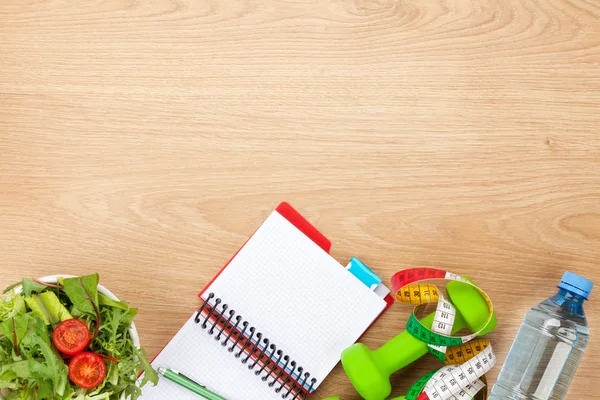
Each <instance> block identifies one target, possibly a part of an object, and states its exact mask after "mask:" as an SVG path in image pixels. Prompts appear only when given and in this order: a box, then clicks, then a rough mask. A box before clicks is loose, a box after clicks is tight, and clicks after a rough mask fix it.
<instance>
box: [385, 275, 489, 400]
mask: <svg viewBox="0 0 600 400" xmlns="http://www.w3.org/2000/svg"><path fill="white" fill-rule="evenodd" d="M430 279H445V280H449V281H459V282H463V283H466V284H468V285H471V286H473V287H474V288H476V289H477V290H478V291H479V293H480V294H481V295H482V297H483V298H484V299H485V301H486V303H487V305H488V308H489V317H488V320H487V322H486V323H485V324H484V325H483V327H482V329H481V330H480V331H478V332H475V333H473V334H470V335H466V336H452V335H451V332H452V326H453V324H454V319H455V317H456V312H457V311H456V308H455V307H454V305H453V304H452V303H451V302H450V301H449V300H447V299H446V297H445V296H444V295H443V294H442V293H440V291H439V289H438V288H437V286H435V285H433V284H426V283H416V282H421V281H425V280H430ZM392 287H393V290H394V292H395V294H396V299H397V300H398V301H400V302H401V303H405V304H414V305H416V307H415V309H414V311H413V313H412V315H411V316H410V318H409V320H408V322H407V324H406V329H407V330H408V332H409V333H410V334H411V335H412V336H414V337H415V338H416V339H418V340H421V341H423V342H425V343H427V344H428V349H429V351H430V352H431V353H432V354H433V355H434V356H436V357H437V358H438V359H439V360H440V361H442V362H444V364H446V366H445V367H443V368H440V369H439V370H436V371H432V372H430V373H429V374H427V375H425V376H423V377H422V378H421V379H419V380H418V381H417V382H415V384H414V385H413V386H412V387H411V388H410V389H409V391H408V393H407V395H406V400H415V399H416V400H454V399H458V400H463V399H464V400H468V399H471V398H473V397H475V398H476V399H477V400H485V399H486V398H487V390H484V389H485V388H486V380H485V375H484V374H485V373H486V372H488V371H489V370H490V369H491V368H492V367H493V366H494V364H495V363H496V356H495V354H494V351H493V349H492V346H491V344H490V342H489V340H486V339H476V338H477V336H478V335H479V333H480V332H481V331H482V330H483V329H484V328H485V327H486V326H487V324H488V323H489V322H490V321H491V319H492V317H493V306H492V302H491V300H490V298H489V296H488V295H487V294H486V293H485V292H484V291H483V290H481V289H480V288H478V287H477V286H476V285H474V284H472V283H471V282H469V281H468V280H466V279H464V278H462V277H461V276H459V275H456V274H453V273H451V272H447V271H444V270H440V269H435V268H413V269H408V270H402V271H399V272H398V273H396V274H395V275H394V276H393V277H392ZM432 303H437V308H436V313H435V318H434V322H433V325H432V326H431V328H428V327H426V326H424V325H422V324H421V322H420V321H419V320H418V319H417V316H416V315H417V314H418V313H419V311H420V309H421V308H423V307H425V306H426V305H427V304H432Z"/></svg>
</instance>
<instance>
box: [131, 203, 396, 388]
mask: <svg viewBox="0 0 600 400" xmlns="http://www.w3.org/2000/svg"><path fill="white" fill-rule="evenodd" d="M284 204H285V203H284ZM280 207H281V206H280ZM310 227H311V226H309V228H310ZM313 229H314V228H313ZM305 231H306V229H305ZM315 232H316V233H317V234H318V231H316V230H315ZM313 236H314V235H313ZM323 239H325V238H324V237H323ZM325 241H326V239H325ZM324 248H325V246H323V242H322V241H321V243H320V245H319V244H318V241H317V242H315V241H313V240H311V238H309V237H308V236H307V235H305V234H304V233H303V231H301V230H300V229H299V228H297V227H296V226H295V225H294V224H293V223H291V222H290V221H288V219H286V218H285V217H284V216H282V215H281V214H280V213H279V212H278V211H274V212H273V213H272V214H271V215H270V216H269V217H268V218H267V220H266V221H265V222H264V223H263V224H262V226H261V227H260V228H259V229H258V230H257V231H256V232H255V234H254V235H253V236H252V237H251V238H250V239H249V240H248V241H247V242H246V244H245V245H244V246H243V247H242V248H241V249H240V251H239V252H238V253H237V254H236V255H235V256H234V257H233V258H232V259H231V260H230V262H229V264H228V265H227V266H226V267H225V268H224V269H223V270H222V271H221V272H220V273H219V274H218V275H217V276H216V277H215V279H214V280H213V281H212V282H211V283H210V284H209V285H208V286H207V287H206V288H205V289H204V290H203V291H202V293H201V299H202V306H201V308H200V309H199V310H198V311H197V312H196V313H194V314H193V315H192V316H191V317H190V319H189V320H188V321H187V322H186V324H185V325H184V326H183V328H181V330H180V331H179V332H178V333H177V335H176V336H175V337H174V338H173V339H172V340H171V341H170V342H169V344H168V345H167V346H166V347H165V348H164V349H163V351H162V352H161V353H160V354H159V355H158V356H157V357H156V359H155V360H154V361H153V363H152V365H153V366H154V367H155V368H158V367H159V366H161V367H167V368H173V369H176V370H178V371H180V372H181V373H183V374H185V375H187V376H189V377H190V378H192V379H194V380H195V381H197V382H199V383H200V384H202V385H204V386H206V387H207V388H208V389H209V390H211V391H213V392H215V393H217V394H219V395H221V396H223V397H225V398H226V399H228V400H265V399H267V400H268V399H273V400H275V399H281V398H285V399H288V400H291V399H293V400H297V399H305V398H306V397H307V396H308V395H309V394H310V393H312V392H313V391H314V390H316V388H317V387H318V386H319V385H320V384H321V383H322V382H323V380H324V379H325V378H326V376H327V375H328V374H329V373H330V372H331V370H332V369H333V368H334V367H335V365H336V364H337V363H338V361H339V359H340V354H341V352H342V351H343V350H344V349H345V348H346V347H348V346H350V345H351V344H352V343H354V342H355V341H356V340H357V339H358V338H359V337H360V336H361V335H362V334H363V333H364V332H365V330H366V329H367V328H368V327H369V326H370V325H371V324H372V323H373V321H374V320H375V319H376V318H377V317H378V316H379V315H380V314H381V312H382V311H383V310H384V309H385V308H386V305H387V304H386V301H385V300H384V299H383V298H382V297H381V296H379V295H378V294H376V293H375V291H373V290H372V289H371V288H369V287H367V286H366V285H365V284H363V283H362V282H361V281H360V280H359V279H357V278H356V277H355V276H354V275H353V274H352V273H350V272H349V271H348V270H347V269H345V268H344V267H343V266H342V265H341V264H339V263H338V262H337V261H336V260H335V259H334V258H332V257H331V256H330V255H329V254H328V253H327V251H325V250H324ZM142 398H143V399H144V400H151V399H181V400H188V399H189V400H197V399H198V396H197V395H195V394H193V393H192V392H189V391H187V390H186V389H183V388H181V387H179V386H177V385H176V384H174V383H172V382H170V381H168V380H165V379H161V380H160V382H159V384H158V385H157V386H155V387H151V386H146V387H145V388H144V389H143V396H142Z"/></svg>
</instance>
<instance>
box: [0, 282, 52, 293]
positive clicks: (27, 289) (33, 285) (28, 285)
mask: <svg viewBox="0 0 600 400" xmlns="http://www.w3.org/2000/svg"><path fill="white" fill-rule="evenodd" d="M17 286H23V293H25V296H31V294H32V293H40V292H42V291H44V290H46V289H47V288H48V285H44V284H42V283H39V282H36V281H34V280H33V279H29V278H23V280H22V281H21V282H17V283H13V284H12V285H10V286H9V287H7V288H6V289H4V291H2V294H6V293H8V292H10V291H11V290H13V289H14V288H16V287H17Z"/></svg>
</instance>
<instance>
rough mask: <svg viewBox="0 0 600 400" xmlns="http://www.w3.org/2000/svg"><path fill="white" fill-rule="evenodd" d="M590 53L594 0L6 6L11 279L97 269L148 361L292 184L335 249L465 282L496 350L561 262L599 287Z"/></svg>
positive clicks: (415, 372)
mask: <svg viewBox="0 0 600 400" xmlns="http://www.w3.org/2000/svg"><path fill="white" fill-rule="evenodd" d="M599 66H600V4H599V3H598V2H597V1H595V0H570V1H568V0H544V1H542V0H539V1H538V0H378V1H377V0H334V1H324V0H287V1H277V2H272V1H264V0H244V1H216V0H214V1H213V0H207V1H191V0H153V1H144V0H92V1H85V2H79V1H72V0H0V190H1V195H0V249H1V251H0V268H1V271H2V273H1V274H0V286H6V285H8V284H9V283H12V282H13V281H16V280H18V279H20V278H21V277H22V276H42V275H47V274H54V273H71V274H84V273H89V272H93V271H99V272H100V273H101V277H102V283H104V284H105V285H106V286H107V287H109V288H111V289H112V290H114V292H115V293H116V294H117V295H119V296H121V297H123V298H125V299H127V300H129V302H130V303H131V304H132V305H135V306H138V307H139V308H140V313H139V316H138V317H137V319H136V322H137V324H138V327H139V330H140V334H141V338H142V342H143V345H144V346H145V347H146V348H147V349H148V351H149V354H150V355H151V356H154V355H155V354H156V353H157V352H158V351H159V349H160V348H162V347H163V346H164V345H165V344H166V343H167V342H168V340H169V339H170V338H171V337H172V336H173V335H174V334H175V333H176V331H177V330H178V328H179V327H180V326H181V324H182V323H183V322H184V321H185V320H186V318H187V317H188V316H189V315H190V313H191V312H192V310H193V309H194V308H195V307H196V306H197V304H198V302H197V300H196V297H195V295H196V293H197V292H198V290H199V289H200V288H201V287H203V285H204V284H206V283H207V282H208V281H209V279H210V278H211V277H212V276H213V275H214V274H215V273H216V272H217V271H218V270H219V268H220V267H221V266H222V265H223V264H224V263H225V262H226V261H227V260H228V258H229V257H230V256H231V255H232V254H233V253H234V252H235V251H236V250H237V249H238V248H239V246H241V245H242V243H243V242H244V240H245V239H246V238H247V236H248V235H250V234H251V233H252V232H253V231H254V230H255V229H256V228H257V227H258V226H259V224H260V223H261V221H262V220H263V219H264V218H265V217H266V216H267V215H268V213H269V211H270V210H271V209H272V208H273V207H274V206H276V205H277V203H278V202H280V201H282V200H287V201H290V202H291V203H292V204H293V205H294V206H295V207H296V208H298V209H299V210H300V211H301V212H302V213H303V214H305V215H306V216H307V217H308V218H309V219H310V220H311V221H312V222H314V223H315V225H316V226H317V227H318V228H320V229H321V230H322V231H323V232H324V233H325V234H326V235H327V236H328V237H329V238H330V239H332V241H333V243H334V247H333V253H332V254H333V255H334V256H335V257H336V258H337V259H338V260H340V262H344V263H345V262H346V261H347V260H348V258H349V257H350V256H352V255H357V256H359V258H361V259H362V260H363V261H365V262H366V263H367V264H368V265H370V266H371V267H373V268H374V269H375V270H376V271H378V272H379V273H381V275H382V276H383V277H385V279H386V280H387V279H389V278H390V277H391V275H392V274H393V272H395V271H396V270H398V269H400V268H406V267H414V266H423V265H426V266H439V267H442V268H446V269H449V270H451V271H453V272H457V273H460V274H465V275H469V276H470V277H472V278H473V279H474V280H475V281H476V282H478V283H479V284H480V285H481V287H482V288H484V289H485V290H487V291H488V293H489V294H490V295H491V297H492V299H493V300H494V302H495V305H496V307H497V314H498V320H499V326H498V329H497V330H496V331H495V332H494V333H493V334H492V335H490V338H491V339H492V341H493V343H494V346H495V348H496V349H497V351H498V353H499V358H500V360H501V361H502V360H503V359H504V357H505V355H506V352H507V351H508V348H509V346H510V343H511V342H512V338H513V337H514V335H515V333H516V329H517V327H518V326H519V324H520V321H521V319H522V317H523V315H524V314H525V312H526V310H527V309H528V308H529V307H531V306H532V305H534V304H535V303H537V302H538V301H540V300H541V299H543V298H546V297H548V296H549V295H551V294H552V292H553V286H554V285H555V284H556V282H557V281H558V280H559V278H560V276H561V274H562V272H563V270H564V269H566V268H567V267H569V269H571V270H572V271H574V272H577V273H580V274H583V275H585V276H587V277H588V278H590V279H593V280H595V281H596V282H597V283H598V282H599V281H600V254H599V248H600V136H599V135H600V133H599V132H598V126H599V124H600V107H599V105H600V69H599ZM597 299H598V296H597V293H596V295H592V301H591V302H590V303H589V304H588V308H587V311H588V315H589V320H590V323H591V325H592V341H591V344H590V348H589V350H588V351H587V353H586V356H585V358H584V360H583V363H582V364H581V367H580V369H579V371H578V373H577V377H576V379H575V382H574V384H573V386H572V388H571V391H570V394H569V398H587V399H600V395H599V394H598V392H597V391H596V390H594V388H595V383H594V382H593V379H594V378H595V377H597V376H598V372H597V364H596V363H594V360H595V359H596V360H597V359H599V358H600V345H599V343H600V342H599V341H598V340H596V339H597V338H595V337H596V336H597V335H598V334H599V333H598V331H597V327H598V321H600V307H599V306H598V300H597ZM409 312H410V307H408V306H402V305H399V304H397V305H395V306H394V307H393V308H392V310H391V311H390V312H389V313H388V314H387V315H385V316H384V317H383V318H382V319H381V320H380V321H379V322H378V323H377V325H376V327H375V328H374V329H373V330H372V331H370V333H369V334H368V335H367V336H366V337H365V338H364V341H365V342H366V343H367V344H368V345H369V346H370V347H372V348H375V347H377V346H379V345H381V344H382V343H383V342H385V341H386V340H387V339H388V338H390V337H392V336H393V335H395V334H397V333H399V332H401V331H402V330H403V329H404V328H403V327H404V324H405V322H406V319H407V317H408V315H409ZM437 365H438V364H437V363H436V361H435V360H434V359H433V358H431V357H428V358H425V359H422V360H420V361H418V362H417V363H415V364H414V366H412V367H411V368H407V369H406V370H403V371H401V372H399V373H398V374H396V375H394V376H393V384H394V386H395V391H394V393H395V394H398V395H400V394H403V393H404V392H405V391H406V390H407V388H408V387H409V386H410V384H411V383H412V382H413V381H414V380H416V379H417V377H419V376H420V375H421V374H423V373H424V372H426V371H428V370H430V369H432V368H434V367H436V366H437ZM498 370H499V368H496V369H495V370H494V371H493V372H492V373H491V374H490V381H491V382H494V381H495V378H496V375H497V373H498ZM318 394H319V395H320V397H319V396H317V398H321V397H325V396H329V395H339V396H341V398H342V400H348V399H357V398H358V397H357V395H356V394H355V392H354V391H353V389H352V387H351V386H350V384H349V383H348V381H347V379H346V378H345V376H344V374H343V371H342V370H341V368H340V367H337V368H336V370H335V371H334V373H333V374H332V375H331V377H330V378H329V379H328V380H327V381H326V382H325V383H324V384H323V386H322V388H321V389H320V390H319V392H318Z"/></svg>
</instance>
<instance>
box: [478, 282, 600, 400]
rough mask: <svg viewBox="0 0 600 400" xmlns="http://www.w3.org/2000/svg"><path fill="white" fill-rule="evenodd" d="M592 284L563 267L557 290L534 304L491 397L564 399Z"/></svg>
mask: <svg viewBox="0 0 600 400" xmlns="http://www.w3.org/2000/svg"><path fill="white" fill-rule="evenodd" d="M592 286H593V283H592V282H591V281H589V280H587V279H585V278H583V277H581V276H579V275H575V274H573V273H571V272H565V274H564V275H563V277H562V279H561V281H560V284H559V285H558V289H559V290H558V293H557V294H556V295H554V296H553V297H551V298H549V299H548V300H544V301H542V302H541V303H539V304H538V305H536V306H535V307H533V308H532V309H531V310H530V311H529V312H528V313H527V315H526V316H525V320H524V321H523V325H521V329H519V333H518V334H517V337H516V338H515V341H514V342H513V344H512V347H511V348H510V351H509V353H508V357H507V358H506V362H505V363H504V365H503V366H502V370H501V371H500V375H499V376H498V381H497V383H496V385H494V387H493V389H492V393H491V395H490V398H489V400H548V399H551V400H563V399H564V398H565V396H566V395H567V390H569V385H570V384H571V380H572V379H573V376H575V370H576V369H577V366H578V365H579V361H581V358H582V357H583V351H584V350H585V348H586V346H587V344H588V340H589V336H590V334H589V330H588V326H587V322H586V320H585V314H584V313H583V302H584V300H587V298H588V296H589V294H590V291H591V290H592Z"/></svg>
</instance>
